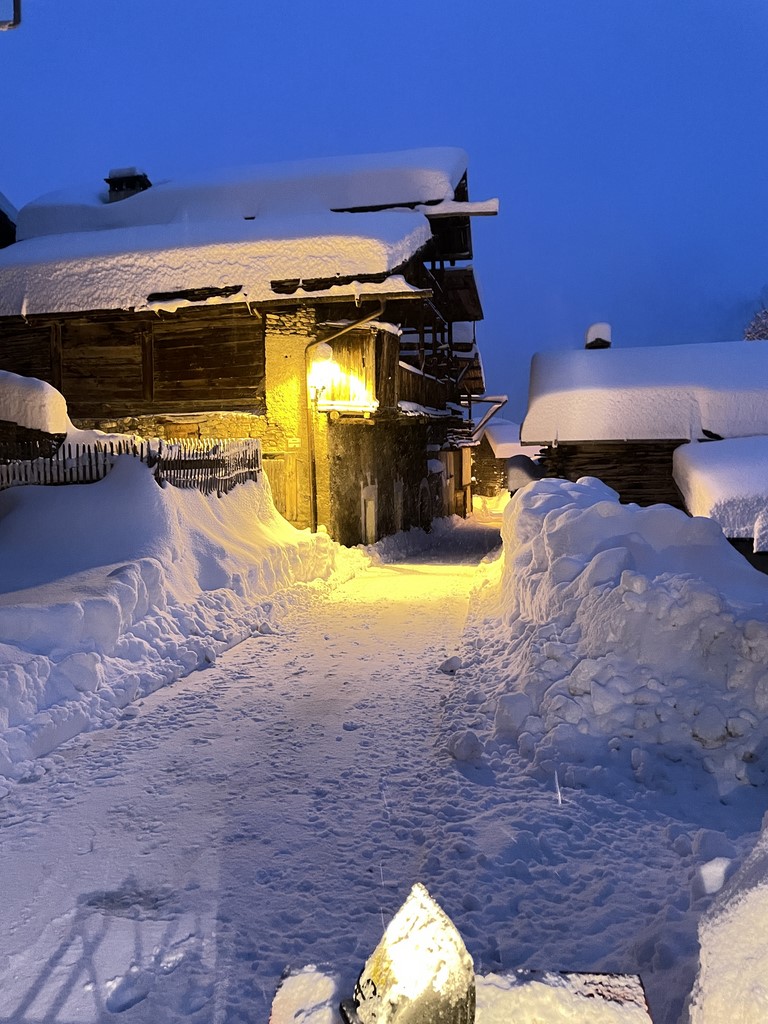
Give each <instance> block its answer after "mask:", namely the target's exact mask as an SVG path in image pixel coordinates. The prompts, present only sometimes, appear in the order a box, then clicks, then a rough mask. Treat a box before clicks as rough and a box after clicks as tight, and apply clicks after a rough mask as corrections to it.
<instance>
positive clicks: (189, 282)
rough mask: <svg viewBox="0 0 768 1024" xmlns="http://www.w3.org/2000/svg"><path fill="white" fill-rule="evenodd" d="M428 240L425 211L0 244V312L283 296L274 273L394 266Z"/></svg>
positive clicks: (341, 273) (154, 228)
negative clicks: (183, 293)
mask: <svg viewBox="0 0 768 1024" xmlns="http://www.w3.org/2000/svg"><path fill="white" fill-rule="evenodd" d="M129 201H130V200H124V202H129ZM115 205H121V204H119V203H117V204H115ZM429 238H430V229H429V224H428V222H427V220H426V219H425V218H424V217H423V216H421V214H416V213H392V212H384V213H362V214H342V213H336V214H334V213H311V214H302V215H301V216H293V217H282V218H280V217H275V216H272V217H264V218H258V219H256V220H254V221H248V220H243V219H242V218H241V219H239V220H235V219H232V220H228V221H224V220H222V221H214V220H211V221H197V222H195V221H192V222H186V221H181V222H173V223H170V224H162V225H154V224H148V225H140V226H136V227H126V228H115V229H112V230H105V231H83V232H79V233H74V234H69V235H66V236H61V235H54V236H46V237H41V238H31V239H29V240H27V241H23V242H18V243H16V245H12V246H9V247H8V248H6V249H3V250H2V251H0V315H3V316H11V315H19V314H21V313H24V314H29V315H31V314H34V313H54V312H69V311H77V310H87V309H126V308H135V309H148V308H155V304H152V303H150V301H149V296H150V295H152V294H154V293H158V292H159V293H163V292H175V291H180V290H187V289H194V288H210V287H224V286H233V285H240V286H241V291H240V292H238V293H237V294H236V295H234V296H232V297H231V298H229V299H228V300H227V301H229V302H236V301H238V300H242V301H246V300H248V301H251V302H255V301H263V300H265V299H274V298H275V295H276V293H275V292H274V291H273V290H272V287H271V282H272V281H282V280H301V279H303V278H310V279H311V278H327V279H333V278H334V277H337V276H338V277H356V276H362V275H368V274H389V272H390V271H393V270H395V269H396V268H397V267H399V266H400V265H401V264H402V263H403V262H405V261H406V260H407V259H409V258H410V257H411V256H413V255H414V254H415V253H416V252H417V251H418V250H419V249H420V248H421V247H422V246H423V245H425V244H426V242H427V241H428V240H429ZM337 287H338V286H337ZM358 287H359V286H358ZM409 287H410V286H409ZM344 288H345V291H346V293H347V294H350V293H354V291H355V286H354V285H346V286H344ZM365 289H366V291H368V290H369V289H368V287H367V286H365ZM162 308H167V306H166V305H165V304H163V307H162Z"/></svg>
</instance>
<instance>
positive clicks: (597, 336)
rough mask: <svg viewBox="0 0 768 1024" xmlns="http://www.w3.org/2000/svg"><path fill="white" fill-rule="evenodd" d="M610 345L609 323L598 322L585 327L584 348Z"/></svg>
mask: <svg viewBox="0 0 768 1024" xmlns="http://www.w3.org/2000/svg"><path fill="white" fill-rule="evenodd" d="M610 347H611V325H610V324H605V323H600V324H592V326H591V327H588V328H587V333H586V335H585V337H584V348H610Z"/></svg>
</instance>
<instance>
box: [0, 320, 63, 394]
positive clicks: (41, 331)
mask: <svg viewBox="0 0 768 1024" xmlns="http://www.w3.org/2000/svg"><path fill="white" fill-rule="evenodd" d="M52 338H53V329H52V326H51V325H50V324H46V323H42V324H41V323H38V324H27V323H25V322H24V320H22V319H21V317H14V318H13V320H10V321H9V320H0V369H2V370H10V371H11V372H12V373H18V374H20V375H21V376H22V377H37V378H38V380H45V381H48V383H49V384H53V379H52V378H53V376H54V374H53V372H52V358H51V357H52V352H53V350H54V345H53V343H52ZM53 386H54V387H56V385H55V384H53Z"/></svg>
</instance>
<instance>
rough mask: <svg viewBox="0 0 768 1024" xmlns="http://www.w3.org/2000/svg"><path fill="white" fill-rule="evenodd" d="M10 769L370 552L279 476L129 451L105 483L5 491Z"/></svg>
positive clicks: (0, 749)
mask: <svg viewBox="0 0 768 1024" xmlns="http://www.w3.org/2000/svg"><path fill="white" fill-rule="evenodd" d="M0 545H1V546H2V550H3V559H2V564H0V775H6V776H9V777H11V778H19V777H22V776H24V775H25V774H27V773H28V772H30V771H34V768H33V767H32V765H31V761H32V760H33V759H34V758H36V757H40V756H41V755H44V754H47V753H48V752H49V751H51V750H52V749H53V748H54V747H56V746H57V745H59V744H60V743H62V742H63V741H64V740H66V739H69V738H70V737H72V736H74V735H76V734H77V733H79V732H82V731H84V730H86V729H92V728H96V727H100V726H105V725H109V724H112V723H114V722H115V721H116V720H117V717H118V715H119V711H120V709H121V708H124V707H125V706H126V705H127V704H129V703H130V702H131V701H133V700H135V699H136V698H137V697H140V696H142V695H144V694H147V693H150V692H152V691H153V690H156V689H158V688H159V687H161V686H164V685H167V684H168V683H172V682H173V681H174V680H176V679H178V678H180V677H182V676H184V675H187V674H188V673H189V672H191V671H192V670H193V669H196V668H200V667H203V666H205V665H206V664H211V663H213V662H214V661H215V660H216V656H217V654H218V653H219V652H221V651H223V650H225V649H227V648H229V647H231V646H233V645H234V644H236V643H238V642H239V641H241V640H243V639H244V638H245V637H247V636H250V635H252V634H258V633H269V632H272V631H273V630H274V628H275V625H274V622H273V621H272V619H273V610H274V609H275V607H276V605H279V604H280V601H283V600H285V598H282V597H280V594H279V592H280V591H281V589H283V588H285V587H288V586H290V585H293V584H296V583H300V582H308V581H312V580H329V579H331V577H332V576H333V575H334V574H342V575H347V576H349V575H352V574H353V573H354V572H355V571H358V570H359V569H360V568H361V567H362V566H364V565H365V564H366V559H365V556H364V555H363V554H362V553H361V552H359V551H353V552H348V551H346V550H345V549H343V548H341V547H340V546H339V545H337V544H335V543H334V542H332V541H331V540H330V539H329V538H328V537H327V536H326V535H324V534H317V535H312V534H310V533H308V532H307V531H297V530H295V529H294V528H293V527H291V526H290V525H289V524H288V523H286V522H285V520H283V519H282V517H281V516H280V515H279V514H278V513H277V511H276V510H275V508H274V505H273V504H272V500H271V494H270V491H269V486H268V483H267V482H266V481H264V482H260V483H258V484H256V483H246V484H242V485H240V486H239V487H237V488H235V489H234V490H233V491H232V492H230V494H228V495H226V496H224V497H222V498H217V497H215V496H210V497H206V496H205V495H203V494H201V493H199V492H197V491H185V490H178V489H175V488H172V487H169V486H166V487H163V488H160V487H158V486H157V484H156V483H155V481H154V478H153V477H152V475H151V473H150V472H149V470H147V468H146V467H145V466H144V465H143V464H141V463H140V462H138V461H137V460H134V459H133V458H131V457H130V456H123V457H121V458H119V459H118V460H117V463H116V465H115V467H114V469H113V470H112V471H111V473H110V474H109V475H108V476H107V477H106V478H105V479H104V480H102V481H101V482H99V483H96V484H89V485H87V486H71V487H56V488H45V487H39V488H36V487H24V488H13V489H11V490H7V491H3V492H0Z"/></svg>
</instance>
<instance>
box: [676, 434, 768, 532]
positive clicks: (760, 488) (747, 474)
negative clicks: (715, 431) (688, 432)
mask: <svg viewBox="0 0 768 1024" xmlns="http://www.w3.org/2000/svg"><path fill="white" fill-rule="evenodd" d="M673 475H674V478H675V482H676V483H677V486H678V487H679V488H680V492H681V494H682V495H683V498H684V500H685V507H686V508H687V509H688V511H689V512H690V513H691V515H694V516H708V517H709V518H710V519H714V520H715V521H716V522H717V523H719V524H720V526H721V527H722V528H723V532H724V533H725V535H726V536H727V537H752V538H754V548H755V551H766V550H768V437H735V438H729V439H728V440H725V441H707V442H705V443H702V444H699V443H697V442H695V441H694V442H693V443H691V444H684V445H681V446H680V447H679V448H678V449H676V451H675V453H674V456H673Z"/></svg>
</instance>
